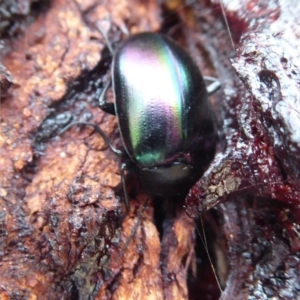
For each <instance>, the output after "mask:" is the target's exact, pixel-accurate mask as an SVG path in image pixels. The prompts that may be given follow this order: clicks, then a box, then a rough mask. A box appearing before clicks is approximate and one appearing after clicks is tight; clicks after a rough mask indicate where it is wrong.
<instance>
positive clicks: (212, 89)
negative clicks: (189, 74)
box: [203, 76, 221, 96]
mask: <svg viewBox="0 0 300 300" xmlns="http://www.w3.org/2000/svg"><path fill="white" fill-rule="evenodd" d="M203 78H204V80H206V81H209V82H212V83H211V84H210V85H209V86H207V87H206V90H207V93H208V95H209V96H211V95H213V94H214V93H215V92H216V91H217V90H218V89H219V88H220V87H221V83H220V81H219V80H218V79H217V78H214V77H210V76H204V77H203Z"/></svg>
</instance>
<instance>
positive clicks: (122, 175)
mask: <svg viewBox="0 0 300 300" xmlns="http://www.w3.org/2000/svg"><path fill="white" fill-rule="evenodd" d="M126 170H128V164H126V163H122V165H121V182H122V187H123V193H124V197H125V207H126V212H127V213H128V212H129V210H130V205H129V199H128V194H127V189H126V180H125V171H126Z"/></svg>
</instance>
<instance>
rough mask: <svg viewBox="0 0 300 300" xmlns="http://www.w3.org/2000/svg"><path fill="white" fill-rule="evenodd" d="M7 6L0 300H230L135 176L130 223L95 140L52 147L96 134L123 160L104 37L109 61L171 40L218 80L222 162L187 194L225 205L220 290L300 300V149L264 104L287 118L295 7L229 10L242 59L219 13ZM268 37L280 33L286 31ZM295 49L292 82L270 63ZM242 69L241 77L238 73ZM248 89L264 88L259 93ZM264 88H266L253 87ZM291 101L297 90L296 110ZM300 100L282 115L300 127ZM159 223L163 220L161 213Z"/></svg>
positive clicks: (217, 214) (213, 237)
mask: <svg viewBox="0 0 300 300" xmlns="http://www.w3.org/2000/svg"><path fill="white" fill-rule="evenodd" d="M7 3H9V4H6V2H3V4H1V5H2V7H1V9H2V10H1V12H0V13H1V14H2V17H1V20H2V23H1V24H0V30H1V31H2V36H3V38H4V41H5V45H4V48H3V49H2V63H3V65H4V67H1V78H0V81H1V128H0V129H1V132H0V133H1V135H0V142H1V144H0V145H1V146H0V151H1V155H0V172H1V173H0V178H1V186H0V197H1V199H0V298H1V299H187V298H190V299H212V298H213V299H217V298H218V297H219V296H220V295H219V292H218V288H217V285H216V283H215V279H214V277H213V275H212V272H211V267H210V266H209V267H207V265H206V264H205V263H204V261H205V260H206V254H205V253H204V252H203V250H201V249H200V247H199V245H198V240H197V238H196V237H195V233H194V222H193V220H192V219H191V218H189V217H188V216H187V214H186V213H185V211H184V210H183V208H182V204H180V205H179V204H177V205H170V203H168V202H167V201H165V202H167V204H165V205H164V204H160V203H158V202H155V201H162V199H160V200H159V199H150V198H149V196H148V195H147V194H145V192H144V191H142V190H141V189H140V187H139V183H138V182H137V181H136V179H135V177H134V174H133V175H132V176H128V192H129V194H130V198H131V209H130V212H129V213H128V214H125V209H124V206H123V205H122V203H123V201H122V200H123V193H122V190H121V188H120V170H119V164H120V160H119V159H117V158H116V157H115V155H114V154H113V153H112V152H111V151H110V149H109V148H108V147H107V145H106V143H105V142H104V141H103V139H102V138H101V137H100V136H98V135H97V134H94V132H93V130H92V129H91V128H88V127H80V128H79V127H76V126H74V127H72V128H70V129H69V130H68V131H66V132H65V133H63V134H62V135H58V133H59V132H60V131H61V130H62V129H63V128H64V127H65V126H66V125H67V124H69V123H70V122H72V121H88V122H91V123H97V124H99V125H100V126H101V128H102V129H103V130H104V131H105V133H106V134H107V135H108V136H109V138H110V139H111V140H112V142H113V144H114V145H116V146H118V147H121V141H120V137H119V134H118V129H117V126H116V124H117V123H116V119H115V117H112V116H109V115H107V114H105V113H104V112H102V111H101V110H100V109H99V108H98V106H97V98H98V97H99V94H100V93H101V90H102V89H103V86H104V85H105V83H106V82H107V81H108V79H109V76H110V63H111V57H110V55H109V51H108V50H107V48H106V43H105V40H104V39H103V36H102V35H101V34H100V32H99V30H97V26H98V25H100V26H101V28H102V29H103V30H104V31H105V32H106V33H107V35H108V38H109V40H110V41H111V43H112V44H113V46H117V45H118V44H119V43H120V42H121V41H122V40H123V39H125V38H126V34H127V31H128V30H129V32H130V34H134V33H137V32H142V31H158V30H159V31H161V32H164V33H166V34H168V35H170V36H172V37H173V38H174V39H176V40H177V41H178V42H179V43H180V44H181V45H182V46H183V47H185V48H186V49H187V50H188V51H189V52H190V54H191V55H192V57H193V58H194V60H195V61H196V63H197V64H198V65H199V67H200V69H201V71H202V73H203V74H204V75H210V76H217V77H218V78H219V79H220V81H221V83H222V87H223V89H222V91H221V92H219V93H218V94H216V95H215V96H214V97H212V98H211V101H212V104H213V106H214V109H215V112H216V116H217V122H218V128H219V131H220V143H219V147H218V148H219V150H218V155H217V156H216V159H215V160H214V161H213V162H212V164H211V166H210V168H209V169H208V170H207V172H206V173H205V175H204V177H203V178H202V179H201V180H200V181H199V182H198V183H197V184H196V186H195V187H193V188H192V189H191V192H190V194H189V196H188V197H187V200H186V205H185V208H186V210H187V212H188V213H189V214H190V215H192V216H196V215H198V214H199V212H203V211H205V210H206V209H207V208H211V207H213V206H215V205H216V204H218V203H219V202H220V201H221V200H224V201H225V200H227V202H223V203H221V204H219V205H218V206H217V207H216V208H214V209H212V210H211V211H210V212H209V213H206V214H204V216H203V218H204V225H205V228H206V230H207V233H208V244H209V245H210V248H209V250H210V251H211V252H212V253H214V258H215V259H214V262H215V264H216V266H217V271H218V275H219V278H220V281H221V284H222V286H223V287H225V286H226V289H225V290H224V292H223V293H222V295H221V297H222V299H268V298H270V297H276V298H277V299H296V298H297V297H299V291H300V288H299V283H298V279H299V274H300V271H299V250H300V249H299V247H300V241H299V233H298V231H299V225H298V223H299V221H298V219H299V208H298V206H299V204H298V203H299V192H298V186H299V185H298V181H299V180H298V177H299V175H298V173H299V167H298V164H299V159H298V152H299V151H298V144H297V143H295V139H292V134H290V132H289V131H288V129H289V128H290V127H289V126H286V124H287V123H288V122H287V121H286V119H285V118H284V117H281V116H278V115H276V109H275V110H272V109H269V108H270V107H269V106H268V105H267V104H266V102H264V101H265V100H264V99H265V98H267V99H269V100H271V101H277V102H278V101H279V100H280V99H281V98H283V99H284V100H285V103H287V102H286V101H287V100H288V99H287V98H285V97H287V93H286V92H285V93H284V91H286V90H284V87H285V86H286V85H285V84H291V83H290V81H288V80H290V79H291V80H293V81H295V82H296V83H297V82H298V81H299V80H298V77H297V76H298V66H299V64H298V60H297V59H298V54H297V53H298V48H297V45H298V39H299V34H297V31H296V26H295V27H293V26H292V25H291V24H295V23H297V22H298V20H296V18H295V17H294V16H297V15H299V7H297V6H296V7H293V9H294V12H293V13H292V10H291V8H290V7H288V6H287V5H283V3H281V2H276V1H274V2H272V5H273V6H272V5H271V4H269V6H268V3H269V2H268V1H266V2H262V3H260V6H258V4H257V3H253V1H249V3H248V4H247V5H245V3H243V5H241V7H242V8H240V9H233V10H231V11H229V10H228V9H226V14H227V17H228V18H229V21H230V26H231V29H232V32H233V34H234V41H235V43H236V45H238V44H239V43H240V44H239V45H240V48H239V49H238V51H237V52H236V53H234V51H233V50H232V48H231V45H230V42H229V38H228V32H227V30H226V27H225V24H224V22H223V21H224V20H223V17H222V14H221V9H220V6H219V4H218V3H217V2H216V3H210V2H209V1H199V3H198V2H194V3H192V4H191V5H190V6H184V3H183V1H166V2H165V3H164V4H165V5H164V6H161V5H160V4H161V3H158V1H154V0H153V1H151V0H148V1H138V0H108V1H96V0H89V1H83V0H82V1H76V0H74V1H70V0H53V1H40V2H39V1H27V2H26V1H20V2H18V1H15V2H10V1H9V2H7ZM295 11H296V12H295ZM288 14H290V19H289V18H288ZM279 16H284V17H285V18H286V19H280V18H279ZM287 19H288V20H289V22H290V23H288V22H285V20H287ZM253 20H255V21H253ZM278 20H279V21H280V23H276V22H278ZM251 22H252V23H251ZM272 24H277V25H278V24H279V25H280V26H281V27H279V28H280V29H279V30H277V31H276V30H274V28H275V27H276V26H275V25H274V26H273V27H272ZM284 24H289V25H284ZM284 26H288V28H289V29H290V30H291V32H293V33H294V40H295V46H294V44H293V43H292V42H291V41H290V43H288V45H287V43H286V39H284V42H283V41H282V39H281V40H280V39H279V40H276V39H275V38H276V37H278V36H279V37H281V34H282V32H284V31H285V30H287V28H286V27H284ZM264 34H265V36H264ZM266 36H268V37H269V38H270V39H269V40H268V39H266V38H265V37H266ZM271 37H272V39H273V40H272V41H271V42H272V43H271V42H270V40H271ZM274 39H275V40H274ZM265 41H268V42H266V43H265V44H264V42H265ZM270 44H271V46H272V47H273V45H274V44H275V46H274V47H275V48H276V49H275V48H272V47H271V48H268V47H269V46H270ZM259 45H261V48H259V47H258V46H259ZM288 47H290V48H289V49H294V52H293V51H289V52H288V57H287V55H282V58H283V59H282V60H281V62H280V64H284V65H285V66H284V70H287V71H286V74H284V76H286V77H287V78H285V77H284V76H283V75H282V73H283V71H282V69H281V67H276V66H278V59H277V58H276V57H275V58H274V57H273V56H272V55H271V54H274V53H275V54H276V53H280V55H281V53H283V52H284V50H287V49H288ZM258 48H259V50H257V49H258ZM261 49H262V50H261ZM263 49H265V51H263ZM254 50H255V51H254ZM233 55H236V56H235V59H234V68H235V70H236V72H235V71H234V70H233V68H232V67H231V62H230V60H229V58H230V57H233ZM275 56H276V55H275ZM278 57H279V56H278ZM272 59H273V60H272ZM266 61H267V62H266ZM279 61H280V59H279ZM290 61H291V62H292V63H291V64H289V63H288V62H290ZM262 62H264V63H262ZM268 63H269V64H268ZM257 66H259V67H257ZM272 68H273V69H272ZM266 70H267V71H266ZM236 74H238V76H239V77H240V78H241V79H242V81H241V80H240V79H239V78H238V77H237V76H236ZM251 74H257V76H256V75H255V76H254V79H253V81H251ZM280 76H283V77H284V79H282V77H280ZM257 78H259V80H260V82H261V83H262V85H263V87H261V88H257V82H256V79H257ZM284 80H286V81H284ZM278 82H279V83H280V84H278ZM244 84H245V85H244ZM245 86H246V87H245ZM289 86H291V85H289ZM278 90H279V92H278ZM297 91H298V92H299V87H298V86H297V85H296V87H295V89H294V90H292V91H291V95H288V96H291V97H292V98H293V97H294V96H295V94H297ZM294 92H295V94H293V93H294ZM278 95H280V96H278ZM109 96H110V98H111V99H112V94H111V93H110V94H109ZM274 99H275V100H274ZM278 99H279V100H278ZM289 99H290V98H289ZM295 99H296V100H295V101H294V102H293V103H288V104H289V106H290V107H292V109H291V110H292V111H293V113H294V112H296V114H297V112H298V110H297V107H299V104H298V100H297V97H296V96H295ZM277 102H276V103H277ZM293 105H294V106H293ZM297 105H298V106H297ZM271 108H272V106H271ZM274 116H275V117H274ZM276 118H277V119H276ZM295 118H296V119H297V118H298V116H297V115H296V117H295ZM278 119H279V121H278V122H279V123H276V122H277V121H275V120H278ZM287 119H288V120H289V118H287ZM292 125H293V124H292ZM292 125H291V127H292ZM280 128H285V129H286V132H283V133H282V132H281V131H280ZM278 136H279V140H280V144H279V143H277V141H278V140H276V139H277V138H278ZM293 149H296V150H295V151H292V150H293ZM249 153H250V154H251V155H249ZM295 153H296V154H295ZM246 167H248V168H246ZM253 174H254V175H253ZM262 183H265V184H264V185H262ZM216 195H217V196H216ZM146 200H147V208H146V209H143V205H144V203H145V202H146ZM278 200H280V202H279V201H278ZM157 203H158V204H157ZM162 208H164V211H165V212H164V213H162V214H160V212H159V213H157V210H159V209H162ZM141 211H142V212H143V213H142V216H141ZM155 211H156V212H155ZM154 216H155V217H154ZM133 232H134V234H133ZM195 244H196V247H195ZM196 256H197V258H198V259H197V260H196V259H195V258H196ZM200 261H201V262H200ZM187 278H188V280H187ZM226 283H227V285H226Z"/></svg>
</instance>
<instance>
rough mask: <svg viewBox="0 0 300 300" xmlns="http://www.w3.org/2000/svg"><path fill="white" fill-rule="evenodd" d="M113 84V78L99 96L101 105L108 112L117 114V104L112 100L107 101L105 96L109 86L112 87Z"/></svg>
mask: <svg viewBox="0 0 300 300" xmlns="http://www.w3.org/2000/svg"><path fill="white" fill-rule="evenodd" d="M110 85H111V79H110V80H109V81H108V83H107V84H106V85H105V87H104V89H103V91H102V92H101V95H100V97H99V100H98V102H99V107H100V108H101V109H102V110H103V111H105V112H106V113H108V114H111V115H114V116H115V115H116V111H115V104H114V103H111V102H107V101H106V100H105V99H104V97H105V94H106V92H107V90H108V88H109V87H110Z"/></svg>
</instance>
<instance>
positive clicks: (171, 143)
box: [63, 32, 220, 211]
mask: <svg viewBox="0 0 300 300" xmlns="http://www.w3.org/2000/svg"><path fill="white" fill-rule="evenodd" d="M107 45H108V48H109V49H111V52H112V54H113V63H112V79H111V80H110V81H109V82H108V83H107V84H106V86H105V87H104V89H103V91H102V93H101V95H100V97H99V107H100V108H101V109H102V110H104V111H105V112H107V113H110V114H113V115H116V117H117V119H118V126H119V130H120V134H121V138H122V142H123V146H124V149H123V150H119V149H116V148H115V147H114V146H113V145H112V143H111V142H110V141H109V139H108V137H107V136H106V135H105V133H104V132H103V131H102V130H101V129H100V128H99V126H98V125H96V124H92V123H84V122H74V123H72V124H70V125H69V126H67V127H66V128H65V129H64V130H63V132H64V131H65V130H67V129H68V128H69V127H70V126H72V125H74V124H80V125H89V126H93V127H94V129H95V131H96V132H98V133H99V134H100V135H101V136H102V137H103V139H104V140H105V141H106V143H107V144H108V146H109V147H110V148H111V150H112V151H113V152H114V153H115V154H116V155H118V156H121V157H122V158H123V162H122V164H121V181H122V186H123V191H124V195H125V205H126V209H127V211H128V210H129V201H128V196H127V191H126V182H125V171H126V170H130V169H134V170H135V171H136V172H137V174H138V177H139V180H140V182H141V184H142V186H143V187H144V188H145V189H146V190H147V191H148V192H149V193H151V194H153V195H160V196H179V195H184V194H186V193H187V192H188V190H189V189H190V187H191V186H192V185H193V184H194V183H195V182H196V181H197V180H198V179H199V178H200V177H201V175H202V174H203V172H204V171H205V169H206V168H207V166H208V164H209V163H210V162H211V160H212V159H213V157H214V153H215V148H216V142H217V134H216V129H215V125H214V114H213V111H212V108H211V105H210V102H209V99H208V96H209V95H212V94H213V93H214V92H216V91H217V90H218V89H219V88H220V83H219V81H218V80H217V79H215V78H212V77H203V76H202V75H201V73H200V71H199V69H198V67H197V66H196V64H195V63H194V62H193V60H192V58H191V57H190V56H189V55H188V54H187V53H186V52H185V51H184V50H183V49H182V48H181V47H180V46H179V45H177V44H176V43H175V42H174V41H173V40H171V39H170V38H168V37H165V36H163V35H161V34H158V33H151V32H145V33H140V34H136V35H132V36H131V37H129V38H128V39H126V40H125V41H124V42H123V43H122V44H121V46H120V47H119V48H118V50H117V51H116V52H115V53H114V52H113V50H112V47H111V45H110V44H109V41H107ZM204 80H207V81H209V82H211V84H210V85H209V86H208V87H206V85H205V82H204ZM111 82H112V85H113V93H114V99H115V102H114V103H111V102H107V101H106V100H105V94H106V92H107V90H108V88H109V87H110V85H111Z"/></svg>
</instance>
